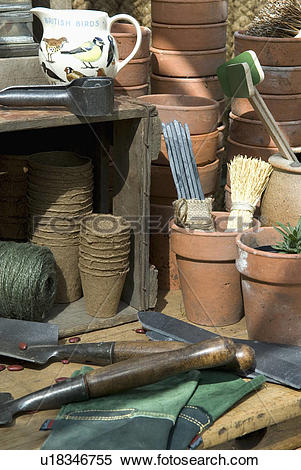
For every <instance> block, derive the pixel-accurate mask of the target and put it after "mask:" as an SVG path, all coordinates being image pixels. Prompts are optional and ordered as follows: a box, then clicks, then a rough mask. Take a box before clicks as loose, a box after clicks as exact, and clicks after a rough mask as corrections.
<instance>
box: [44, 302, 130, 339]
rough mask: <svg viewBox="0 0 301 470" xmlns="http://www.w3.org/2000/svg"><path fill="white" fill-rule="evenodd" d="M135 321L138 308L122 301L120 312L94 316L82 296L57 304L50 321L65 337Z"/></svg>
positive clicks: (61, 335) (51, 313)
mask: <svg viewBox="0 0 301 470" xmlns="http://www.w3.org/2000/svg"><path fill="white" fill-rule="evenodd" d="M133 321H137V310H135V309H134V308H132V307H130V306H129V305H127V304H125V303H124V302H120V305H119V308H118V312H117V314H116V315H115V316H114V317H111V318H97V317H92V316H91V315H89V314H88V313H87V311H86V307H85V299H84V297H82V298H81V299H79V300H77V301H76V302H72V303H71V304H56V305H55V306H54V307H53V309H52V310H51V312H50V315H49V320H48V323H52V324H55V325H57V326H58V327H59V337H60V338H64V337H67V336H73V335H78V334H83V333H88V332H89V331H95V330H102V329H105V328H112V327H113V326H117V325H122V324H124V323H130V322H133Z"/></svg>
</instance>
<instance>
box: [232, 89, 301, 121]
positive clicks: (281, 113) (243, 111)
mask: <svg viewBox="0 0 301 470" xmlns="http://www.w3.org/2000/svg"><path fill="white" fill-rule="evenodd" d="M262 98H263V100H264V102H265V103H266V105H267V107H268V108H269V110H270V111H271V113H272V115H273V117H274V119H275V121H277V122H280V121H300V120H301V94H300V93H299V94H298V95H262ZM232 112H233V113H234V114H236V116H243V117H245V118H248V119H256V120H257V119H258V114H257V113H256V112H255V111H254V108H253V106H252V105H251V103H250V101H249V100H248V99H247V98H235V99H234V100H233V101H232Z"/></svg>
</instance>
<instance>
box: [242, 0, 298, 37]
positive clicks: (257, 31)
mask: <svg viewBox="0 0 301 470" xmlns="http://www.w3.org/2000/svg"><path fill="white" fill-rule="evenodd" d="M300 30H301V5H300V1H299V0H268V1H267V2H266V4H265V5H264V7H263V8H262V9H260V10H259V11H258V13H257V15H256V16H255V18H254V19H253V21H252V22H251V23H250V24H249V26H248V28H247V30H246V34H247V35H250V36H259V37H277V38H288V37H301V31H300Z"/></svg>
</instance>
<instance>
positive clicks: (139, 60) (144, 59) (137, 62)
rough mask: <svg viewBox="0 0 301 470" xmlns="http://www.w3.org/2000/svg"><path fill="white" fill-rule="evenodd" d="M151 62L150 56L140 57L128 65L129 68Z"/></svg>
mask: <svg viewBox="0 0 301 470" xmlns="http://www.w3.org/2000/svg"><path fill="white" fill-rule="evenodd" d="M150 60H151V57H150V55H149V56H147V57H140V58H138V59H132V60H130V61H129V63H128V64H127V68H128V67H129V65H136V64H144V63H145V62H150Z"/></svg>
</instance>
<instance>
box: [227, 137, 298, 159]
mask: <svg viewBox="0 0 301 470" xmlns="http://www.w3.org/2000/svg"><path fill="white" fill-rule="evenodd" d="M227 140H228V142H229V143H230V144H233V145H239V146H240V147H246V148H250V149H254V152H256V150H257V149H258V150H259V151H261V150H263V149H266V150H271V151H272V150H275V153H277V151H278V148H277V147H259V146H258V145H249V144H241V143H240V142H237V141H236V140H233V139H231V137H227ZM292 150H293V152H294V153H300V152H301V146H300V147H292ZM271 156H272V155H271ZM255 157H256V155H254V158H255Z"/></svg>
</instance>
